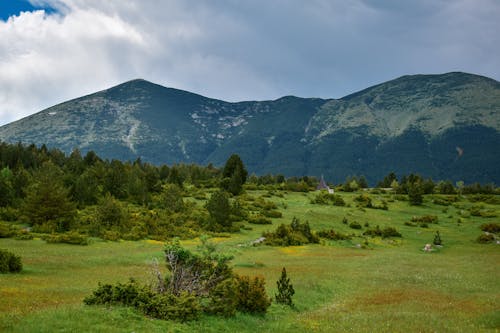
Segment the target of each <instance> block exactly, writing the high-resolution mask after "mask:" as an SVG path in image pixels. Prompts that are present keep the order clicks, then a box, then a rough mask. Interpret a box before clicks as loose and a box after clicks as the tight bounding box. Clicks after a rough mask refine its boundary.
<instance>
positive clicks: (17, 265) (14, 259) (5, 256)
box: [0, 249, 23, 273]
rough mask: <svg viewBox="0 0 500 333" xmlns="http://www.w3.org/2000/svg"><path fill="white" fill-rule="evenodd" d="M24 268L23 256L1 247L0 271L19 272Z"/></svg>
mask: <svg viewBox="0 0 500 333" xmlns="http://www.w3.org/2000/svg"><path fill="white" fill-rule="evenodd" d="M22 270H23V264H22V262H21V257H20V256H17V255H15V254H14V253H12V252H9V251H7V250H3V249H0V273H19V272H20V271H22Z"/></svg>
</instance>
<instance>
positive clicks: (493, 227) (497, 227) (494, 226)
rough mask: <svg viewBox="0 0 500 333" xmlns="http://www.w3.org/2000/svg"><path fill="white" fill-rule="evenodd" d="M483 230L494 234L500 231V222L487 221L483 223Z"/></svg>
mask: <svg viewBox="0 0 500 333" xmlns="http://www.w3.org/2000/svg"><path fill="white" fill-rule="evenodd" d="M481 230H482V231H484V232H490V233H492V234H498V233H500V224H498V223H487V224H486V223H485V224H482V225H481Z"/></svg>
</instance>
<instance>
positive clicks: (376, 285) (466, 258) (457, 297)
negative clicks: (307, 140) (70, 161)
mask: <svg viewBox="0 0 500 333" xmlns="http://www.w3.org/2000/svg"><path fill="white" fill-rule="evenodd" d="M260 194H262V193H260V192H252V195H255V196H257V195H260ZM313 195H314V194H312V193H311V194H302V193H288V194H285V196H284V197H283V198H280V197H272V198H271V199H270V200H273V201H275V202H276V203H277V205H278V207H279V210H280V211H281V212H282V213H283V217H282V218H280V219H273V225H251V228H252V230H242V231H241V233H239V234H236V235H233V236H231V237H229V238H217V239H215V241H216V242H217V243H218V244H219V246H220V248H221V249H222V250H223V251H226V252H229V253H231V254H233V255H234V257H235V258H234V260H233V264H234V266H235V270H236V271H237V272H239V273H242V274H247V275H262V276H264V277H265V278H266V281H267V290H268V293H269V295H274V293H275V292H276V285H275V281H276V280H277V279H278V278H279V276H280V273H281V268H282V267H283V266H285V267H286V268H287V272H288V275H289V277H290V278H291V282H292V283H293V285H294V288H295V290H296V295H295V296H294V303H295V304H296V305H297V308H296V309H289V308H286V307H282V306H279V305H277V304H273V305H272V306H271V308H270V310H269V312H268V314H267V315H266V316H264V317H259V316H249V315H245V314H238V315H237V316H236V317H234V318H230V319H223V318H217V317H210V316H205V317H203V318H202V319H201V320H199V321H197V322H191V323H187V324H180V323H173V322H166V321H161V320H153V319H149V318H145V317H143V316H142V315H141V314H138V313H135V312H134V311H133V310H131V309H128V308H122V307H112V308H107V307H90V306H84V305H82V299H83V297H85V296H87V295H89V294H90V293H91V291H92V290H94V289H95V287H96V286H97V282H99V281H100V282H110V283H114V282H117V281H121V282H124V281H126V280H127V279H128V278H129V277H135V278H137V279H138V280H141V281H143V282H147V281H148V280H149V279H150V278H151V276H150V273H149V267H150V262H151V260H152V259H153V258H157V259H158V260H159V261H160V262H162V261H163V259H162V248H163V244H162V243H161V242H156V241H150V240H146V241H138V242H101V241H97V240H96V241H94V242H93V243H92V244H90V245H89V246H73V245H65V244H46V243H45V242H43V241H41V240H32V241H17V240H12V239H0V247H1V248H7V249H9V250H10V251H12V252H14V253H16V254H19V255H21V256H22V258H23V264H24V267H25V269H24V271H23V272H22V273H21V274H17V275H1V276H0V300H1V302H0V330H1V331H6V332H57V331H60V332H66V331H71V332H85V331H92V332H96V331H99V332H132V331H133V332H160V331H161V332H221V331H234V332H255V331H261V332H291V331H292V332H342V331H359V332H434V331H439V332H482V331H484V332H488V331H491V332H495V331H498V330H500V311H499V309H500V307H499V304H500V284H499V283H498V281H499V278H500V266H499V264H498V263H499V262H500V246H499V245H496V244H489V245H481V244H478V243H476V242H475V239H476V238H477V237H478V236H479V235H480V234H481V231H480V230H479V225H480V224H481V223H486V222H497V221H498V219H496V218H493V219H492V218H489V219H487V218H482V217H475V216H467V217H464V215H465V216H466V214H465V213H464V211H465V210H466V209H467V208H468V207H470V206H471V205H472V204H471V203H469V202H467V201H462V202H459V203H458V204H457V205H456V206H448V207H444V206H437V205H434V204H431V203H430V199H429V198H426V201H425V204H424V206H422V207H411V206H409V205H408V203H407V202H404V201H393V202H391V201H389V210H388V211H383V210H375V209H360V208H357V207H355V205H354V203H353V200H352V199H353V197H354V195H355V194H342V197H343V198H344V200H345V201H346V202H347V203H348V205H350V207H333V206H322V205H313V204H310V198H311V197H312V196H313ZM372 197H373V200H374V201H377V200H379V199H382V198H384V199H386V200H390V199H391V197H390V196H389V195H386V196H381V195H373V196H372ZM285 207H286V208H285ZM485 207H486V208H487V209H491V210H494V211H496V212H497V214H498V213H500V207H499V206H495V205H487V204H486V205H485ZM422 215H436V216H438V224H430V225H429V228H420V227H411V226H406V225H404V222H407V221H410V219H411V217H412V216H422ZM293 216H296V217H298V218H299V219H301V220H302V221H306V220H307V221H309V223H310V224H311V227H312V228H313V229H314V230H320V229H327V228H334V229H335V230H338V231H341V232H343V233H349V234H351V233H354V234H355V237H353V239H352V240H350V241H339V242H333V241H323V242H322V244H320V245H306V246H296V247H285V248H278V247H268V246H258V247H253V246H248V244H249V242H250V241H252V240H254V239H256V238H258V237H260V235H261V233H262V232H263V231H265V230H272V229H274V228H275V227H276V225H278V224H279V223H290V221H291V219H292V217H293ZM343 217H346V218H347V219H348V220H349V222H351V221H357V222H359V223H360V224H361V225H362V226H363V228H362V229H361V230H354V229H350V228H349V226H348V225H345V224H343V223H342V219H343ZM459 219H460V223H458V222H457V221H458V220H459ZM366 223H368V224H369V226H370V227H374V226H375V225H380V227H385V226H394V227H396V228H397V229H398V230H399V231H400V232H401V233H402V234H403V238H402V239H401V240H398V241H391V240H383V239H379V238H376V239H371V238H366V237H363V236H362V235H361V233H362V232H363V231H364V230H366V229H367V227H365V224H366ZM436 230H439V231H440V233H441V235H442V238H443V242H444V247H443V248H441V249H440V250H439V251H435V252H432V253H424V252H423V251H422V250H421V249H422V248H423V246H424V245H425V244H426V243H431V242H432V239H433V236H434V233H435V231H436ZM366 241H367V242H368V245H367V246H365V248H358V246H357V244H364V242H366ZM196 243H197V242H196V240H191V241H185V242H183V244H184V245H185V246H188V247H194V246H195V245H196Z"/></svg>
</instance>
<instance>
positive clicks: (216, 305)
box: [204, 279, 238, 317]
mask: <svg viewBox="0 0 500 333" xmlns="http://www.w3.org/2000/svg"><path fill="white" fill-rule="evenodd" d="M237 307H238V298H237V295H236V282H235V280H234V279H227V280H224V281H222V282H221V283H219V284H218V285H217V286H216V287H215V288H213V289H212V290H211V291H210V294H209V299H208V303H207V305H206V307H204V311H205V312H206V313H209V314H213V315H220V316H223V317H231V316H234V314H235V313H236V308H237Z"/></svg>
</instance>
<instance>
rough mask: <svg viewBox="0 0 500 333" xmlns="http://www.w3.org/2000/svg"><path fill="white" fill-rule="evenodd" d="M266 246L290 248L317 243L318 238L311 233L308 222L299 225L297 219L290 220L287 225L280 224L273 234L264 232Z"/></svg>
mask: <svg viewBox="0 0 500 333" xmlns="http://www.w3.org/2000/svg"><path fill="white" fill-rule="evenodd" d="M262 236H263V237H265V238H266V240H265V241H264V242H265V244H267V245H276V246H290V245H302V244H308V243H319V238H318V236H317V235H316V234H314V233H313V232H312V231H311V228H310V226H309V222H304V223H301V222H300V221H299V220H298V219H297V218H295V217H294V218H293V219H292V223H290V224H289V225H285V224H281V225H279V226H278V227H277V228H276V230H275V231H274V232H265V233H263V235H262Z"/></svg>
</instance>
